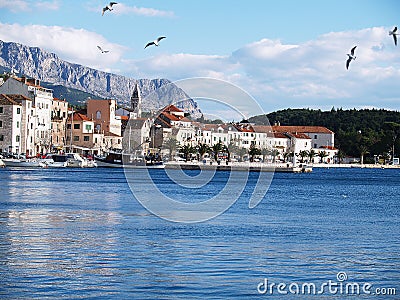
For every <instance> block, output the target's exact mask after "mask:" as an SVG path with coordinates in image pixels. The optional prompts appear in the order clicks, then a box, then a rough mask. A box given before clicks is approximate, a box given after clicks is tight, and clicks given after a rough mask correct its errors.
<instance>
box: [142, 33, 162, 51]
mask: <svg viewBox="0 0 400 300" xmlns="http://www.w3.org/2000/svg"><path fill="white" fill-rule="evenodd" d="M165 38H166V37H165V36H160V37H159V38H158V39H156V40H155V41H152V42H149V43H147V45H146V46H145V47H144V49H146V48H147V47H148V46H151V45H156V46H157V47H158V43H159V42H160V41H161V40H162V39H165Z"/></svg>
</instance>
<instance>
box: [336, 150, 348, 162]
mask: <svg viewBox="0 0 400 300" xmlns="http://www.w3.org/2000/svg"><path fill="white" fill-rule="evenodd" d="M336 157H337V159H338V161H339V164H341V163H342V162H343V159H344V158H345V157H346V155H345V153H344V152H343V150H342V149H339V151H338V152H337V153H336Z"/></svg>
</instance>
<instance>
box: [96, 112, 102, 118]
mask: <svg viewBox="0 0 400 300" xmlns="http://www.w3.org/2000/svg"><path fill="white" fill-rule="evenodd" d="M96 119H98V120H99V119H101V111H99V110H98V111H96Z"/></svg>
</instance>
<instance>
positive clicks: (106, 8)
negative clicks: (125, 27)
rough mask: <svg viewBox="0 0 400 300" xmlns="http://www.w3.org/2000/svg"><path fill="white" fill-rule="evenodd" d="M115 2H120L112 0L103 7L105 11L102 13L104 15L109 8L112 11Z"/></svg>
mask: <svg viewBox="0 0 400 300" xmlns="http://www.w3.org/2000/svg"><path fill="white" fill-rule="evenodd" d="M114 4H118V3H117V2H110V4H108V5H106V7H103V13H102V14H101V15H102V16H103V15H104V13H105V12H106V11H107V10H109V11H112V10H113V8H112V6H113V5H114Z"/></svg>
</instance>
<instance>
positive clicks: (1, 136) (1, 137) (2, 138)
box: [0, 134, 4, 142]
mask: <svg viewBox="0 0 400 300" xmlns="http://www.w3.org/2000/svg"><path fill="white" fill-rule="evenodd" d="M2 141H4V135H2V134H0V142H2Z"/></svg>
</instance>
